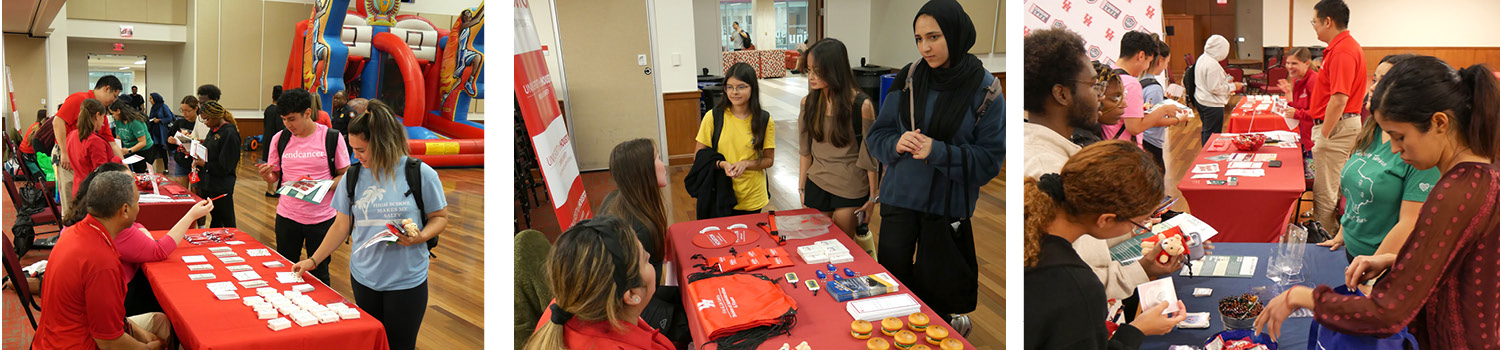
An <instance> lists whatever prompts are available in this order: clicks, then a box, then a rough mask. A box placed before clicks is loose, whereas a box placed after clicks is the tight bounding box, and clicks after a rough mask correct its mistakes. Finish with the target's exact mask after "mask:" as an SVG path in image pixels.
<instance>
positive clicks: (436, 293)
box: [4, 153, 485, 349]
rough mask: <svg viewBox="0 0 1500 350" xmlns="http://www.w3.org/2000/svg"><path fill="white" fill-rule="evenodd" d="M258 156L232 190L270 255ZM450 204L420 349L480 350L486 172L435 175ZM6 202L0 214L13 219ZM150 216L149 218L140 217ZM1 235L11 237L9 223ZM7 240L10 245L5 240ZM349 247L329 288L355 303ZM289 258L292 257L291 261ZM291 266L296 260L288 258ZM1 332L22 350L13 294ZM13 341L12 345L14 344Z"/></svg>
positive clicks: (243, 221) (21, 323)
mask: <svg viewBox="0 0 1500 350" xmlns="http://www.w3.org/2000/svg"><path fill="white" fill-rule="evenodd" d="M258 157H259V156H258V155H254V156H252V154H250V153H246V154H244V155H243V156H242V157H241V160H242V161H241V163H240V166H239V170H238V173H237V174H238V176H239V181H238V182H237V183H236V185H235V192H234V198H235V203H234V204H235V212H236V213H237V214H238V215H237V217H236V218H235V221H236V223H237V224H238V226H239V229H240V230H242V231H245V232H246V233H249V234H250V235H251V236H254V237H255V239H256V240H258V241H260V242H261V243H264V244H265V245H266V246H268V247H271V248H272V249H274V248H275V247H276V233H275V231H274V224H275V220H276V214H275V212H276V200H275V199H273V198H266V197H265V196H263V195H262V194H263V193H264V192H265V182H264V181H262V180H260V176H259V175H258V174H257V173H256V172H255V168H254V164H255V162H254V160H255V159H257V158H258ZM438 176H439V177H440V178H442V181H443V189H444V192H446V193H447V197H448V198H447V199H448V207H447V209H448V215H449V216H448V217H449V225H448V229H447V230H446V231H444V232H443V234H442V237H443V241H442V245H441V246H439V247H438V248H437V249H436V250H435V253H436V254H437V256H438V259H436V260H433V261H432V263H431V266H430V267H429V271H428V275H427V276H428V301H427V305H428V306H427V314H426V316H424V318H423V320H422V331H421V335H420V336H419V337H418V339H417V348H419V349H477V348H482V347H483V346H484V307H485V302H484V252H483V248H484V220H483V214H484V198H483V196H484V185H483V180H484V169H480V168H471V169H439V170H438ZM10 206H11V205H10V202H9V200H8V198H7V200H6V202H5V207H6V208H5V211H4V213H5V214H6V215H7V217H14V215H15V214H14V209H13V208H10ZM142 215H150V213H142ZM6 221H7V225H6V227H5V232H6V233H7V236H8V234H9V232H10V227H9V221H10V220H6ZM6 239H9V238H8V237H7V238H6ZM349 249H350V248H349V245H347V244H346V245H344V246H341V247H339V250H338V251H337V252H336V253H334V255H333V261H332V262H331V263H330V265H329V266H330V270H331V271H330V277H331V278H332V279H333V281H330V282H331V283H329V284H330V285H332V286H333V288H334V290H336V291H338V292H339V294H341V295H343V296H344V298H347V299H349V300H354V293H352V292H351V291H350V285H349ZM49 252H50V251H49V250H32V251H30V252H28V253H27V254H26V256H25V257H22V259H21V260H22V262H23V264H30V263H32V262H35V261H38V260H42V259H46V255H47V254H48V253H49ZM289 258H290V257H289ZM292 260H297V259H295V258H292ZM4 295H5V296H6V300H5V304H6V308H5V328H7V330H11V329H17V330H18V329H22V328H25V329H26V332H27V333H26V334H25V335H22V334H20V333H16V334H11V332H7V333H6V334H7V335H6V339H5V348H7V349H9V348H12V345H15V348H20V347H21V344H24V343H22V342H21V339H22V338H25V339H29V337H30V329H29V328H30V327H29V326H30V324H29V323H28V322H27V321H26V317H25V316H24V314H23V313H21V312H20V311H21V310H20V308H19V307H18V306H16V305H15V303H14V301H15V299H14V298H15V297H14V296H13V292H11V291H9V290H7V291H5V293H4ZM12 335H14V336H15V337H14V338H16V339H12V338H13V337H12Z"/></svg>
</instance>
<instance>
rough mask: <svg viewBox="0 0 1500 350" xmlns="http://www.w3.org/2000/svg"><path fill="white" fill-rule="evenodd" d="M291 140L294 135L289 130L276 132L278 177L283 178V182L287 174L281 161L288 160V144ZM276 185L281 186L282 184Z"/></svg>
mask: <svg viewBox="0 0 1500 350" xmlns="http://www.w3.org/2000/svg"><path fill="white" fill-rule="evenodd" d="M291 141H292V135H291V133H289V132H287V130H282V131H281V132H277V133H276V177H278V178H281V181H283V182H285V181H286V176H285V174H283V173H282V170H283V169H282V166H281V163H285V162H286V145H287V143H290V142H291ZM276 185H277V186H281V184H276Z"/></svg>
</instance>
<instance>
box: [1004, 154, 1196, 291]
mask: <svg viewBox="0 0 1500 350" xmlns="http://www.w3.org/2000/svg"><path fill="white" fill-rule="evenodd" d="M1060 174H1061V176H1062V180H1061V181H1062V187H1063V196H1062V197H1063V198H1062V199H1058V198H1053V197H1052V195H1051V194H1048V193H1047V192H1046V191H1043V190H1042V189H1041V188H1039V187H1037V186H1038V183H1037V182H1038V180H1037V178H1034V177H1028V178H1026V182H1025V185H1024V186H1025V187H1024V189H1023V191H1024V192H1025V200H1026V202H1025V203H1026V204H1025V234H1026V238H1025V239H1026V244H1025V247H1026V251H1025V258H1026V267H1031V266H1035V265H1036V263H1037V260H1038V257H1039V255H1041V252H1042V245H1041V244H1042V237H1043V235H1046V234H1047V233H1046V232H1045V231H1046V229H1047V225H1048V224H1051V223H1052V221H1053V220H1056V219H1057V217H1058V216H1060V215H1062V214H1064V213H1066V214H1068V216H1071V217H1084V218H1089V217H1097V216H1099V215H1103V214H1111V213H1113V214H1115V215H1116V216H1117V218H1118V219H1119V220H1128V218H1133V217H1137V216H1141V215H1146V214H1150V213H1151V211H1152V210H1153V209H1156V205H1157V204H1159V203H1161V199H1162V195H1163V194H1162V191H1163V190H1164V188H1165V187H1166V185H1164V184H1163V182H1162V171H1161V168H1158V167H1156V163H1154V162H1152V161H1151V157H1150V156H1149V155H1147V154H1146V152H1145V151H1143V150H1141V148H1140V147H1137V146H1136V145H1135V144H1134V143H1131V142H1126V141H1121V140H1109V141H1102V142H1099V143H1095V144H1093V145H1089V146H1088V147H1084V148H1083V150H1081V151H1078V153H1077V154H1074V155H1073V157H1072V158H1069V159H1068V163H1067V164H1065V165H1063V168H1062V172H1061V173H1060Z"/></svg>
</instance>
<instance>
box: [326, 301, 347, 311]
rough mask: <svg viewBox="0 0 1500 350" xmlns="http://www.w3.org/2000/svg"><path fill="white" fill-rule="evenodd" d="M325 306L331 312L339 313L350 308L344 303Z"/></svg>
mask: <svg viewBox="0 0 1500 350" xmlns="http://www.w3.org/2000/svg"><path fill="white" fill-rule="evenodd" d="M323 306H325V307H328V309H329V310H333V311H339V310H343V309H348V308H349V305H344V303H341V302H340V303H331V304H328V305H323Z"/></svg>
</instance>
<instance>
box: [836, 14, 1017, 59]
mask: <svg viewBox="0 0 1500 350" xmlns="http://www.w3.org/2000/svg"><path fill="white" fill-rule="evenodd" d="M922 5H923V3H922V2H920V1H905V0H874V1H871V2H870V23H871V24H872V25H871V26H870V42H869V46H870V55H869V56H870V60H869V61H870V64H874V65H881V66H886V67H891V68H901V66H905V65H906V64H907V63H911V62H913V61H916V60H917V59H919V58H922V54H920V53H918V52H917V46H916V42H914V41H912V38H913V37H912V34H913V33H914V32H913V31H912V26H911V23H912V19H913V18H914V17H913V16H915V15H916V14H917V11H918V10H921V9H922ZM964 10H965V11H966V12H967V11H968V8H967V7H966V8H964ZM991 16H994V15H993V14H991ZM971 19H972V16H971ZM978 28H979V26H978V25H975V29H976V32H977V29H978ZM986 40H987V41H988V39H986ZM987 41H986V42H984V47H985V48H986V50H985V51H989V50H988V48H989V46H990V43H989V42H987ZM844 45H849V43H847V42H846V43H844ZM974 46H976V47H977V46H980V45H979V44H977V43H976V44H975V45H974ZM852 55H853V54H852V53H851V56H852ZM849 65H850V66H857V65H859V57H858V56H855V57H850V61H849Z"/></svg>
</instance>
